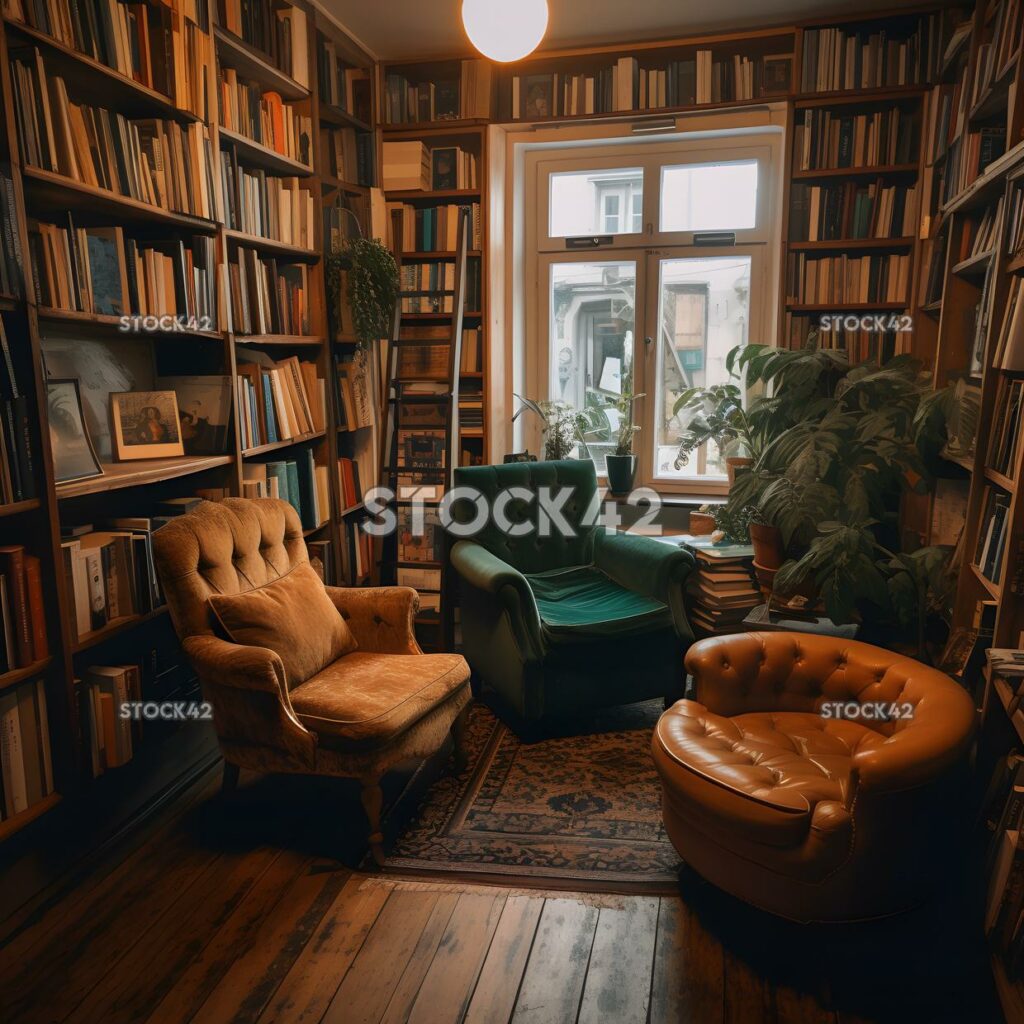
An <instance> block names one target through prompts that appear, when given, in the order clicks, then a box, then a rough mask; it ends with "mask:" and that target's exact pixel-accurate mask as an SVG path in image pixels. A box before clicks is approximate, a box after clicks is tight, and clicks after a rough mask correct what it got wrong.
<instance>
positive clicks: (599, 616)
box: [526, 565, 672, 643]
mask: <svg viewBox="0 0 1024 1024" xmlns="http://www.w3.org/2000/svg"><path fill="white" fill-rule="evenodd" d="M526 581H527V583H528V584H529V585H530V589H531V590H532V591H533V596H534V599H535V600H536V601H537V611H538V612H539V613H540V620H541V628H542V630H543V631H544V635H545V638H546V639H548V640H550V641H552V642H554V643H557V642H558V641H559V640H562V641H565V640H569V639H572V638H574V637H575V638H582V637H596V636H602V637H607V636H609V635H617V636H623V635H628V634H633V633H643V632H648V631H650V630H655V629H661V628H664V627H665V626H671V625H672V613H671V611H670V610H669V608H668V606H667V605H665V604H662V603H661V601H655V600H654V599H653V598H649V597H645V596H644V595H643V594H638V593H635V592H634V591H632V590H627V589H626V588H625V587H621V586H619V584H618V583H616V582H615V580H613V579H612V578H611V577H610V576H607V575H605V574H604V573H603V572H601V570H600V569H598V568H596V567H595V566H592V565H576V566H572V567H571V568H568V569H555V570H552V571H551V572H544V573H536V574H534V575H531V576H527V577H526Z"/></svg>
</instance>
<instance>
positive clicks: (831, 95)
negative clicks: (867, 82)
mask: <svg viewBox="0 0 1024 1024" xmlns="http://www.w3.org/2000/svg"><path fill="white" fill-rule="evenodd" d="M928 90H929V86H927V85H890V86H884V85H883V86H876V87H874V88H871V89H836V90H833V91H832V92H805V93H799V94H798V95H797V96H796V98H795V99H794V101H793V106H794V107H796V108H797V109H798V110H800V109H804V108H806V107H840V106H860V105H861V104H864V105H868V104H878V103H885V102H887V101H889V100H912V99H917V98H918V97H922V96H924V95H925V93H927V92H928Z"/></svg>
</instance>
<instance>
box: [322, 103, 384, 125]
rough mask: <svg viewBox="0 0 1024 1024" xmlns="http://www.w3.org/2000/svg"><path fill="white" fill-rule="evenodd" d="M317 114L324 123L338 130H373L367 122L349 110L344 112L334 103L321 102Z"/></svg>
mask: <svg viewBox="0 0 1024 1024" xmlns="http://www.w3.org/2000/svg"><path fill="white" fill-rule="evenodd" d="M317 112H318V113H319V115H320V120H321V121H322V122H326V123H327V124H330V125H334V126H335V127H337V128H355V129H356V131H360V132H368V131H371V130H372V129H371V128H370V126H369V125H368V124H367V123H366V122H365V121H361V120H360V119H359V118H358V117H356V116H355V115H354V114H350V113H349V112H348V111H347V110H342V109H341V107H336V106H335V105H334V104H333V103H324V102H323V101H320V102H319V103H318V105H317Z"/></svg>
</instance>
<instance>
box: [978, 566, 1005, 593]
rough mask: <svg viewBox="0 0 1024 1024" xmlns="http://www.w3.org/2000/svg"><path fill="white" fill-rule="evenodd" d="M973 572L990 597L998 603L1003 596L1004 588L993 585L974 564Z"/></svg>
mask: <svg viewBox="0 0 1024 1024" xmlns="http://www.w3.org/2000/svg"><path fill="white" fill-rule="evenodd" d="M971 572H972V573H973V574H974V578H975V579H976V580H977V581H978V582H979V583H980V584H981V585H982V586H983V587H984V588H985V590H987V591H988V592H989V595H990V596H991V597H992V598H993V599H994V600H996V601H998V600H999V598H1000V596H1001V595H1002V588H1001V587H1000V586H999V584H998V583H993V582H992V581H991V580H990V579H989V578H988V577H987V576H986V575H985V574H984V573H983V572H982V571H981V570H980V569H979V568H978V567H977V566H976V565H975V564H974V563H973V562H972V563H971Z"/></svg>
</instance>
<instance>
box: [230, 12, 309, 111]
mask: <svg viewBox="0 0 1024 1024" xmlns="http://www.w3.org/2000/svg"><path fill="white" fill-rule="evenodd" d="M213 35H214V39H215V40H216V43H217V57H218V58H219V60H220V62H221V63H222V64H226V65H227V66H228V67H231V68H234V69H235V70H236V71H238V72H239V73H240V74H241V75H242V76H243V77H245V78H251V79H254V80H255V81H257V82H259V83H260V84H261V85H264V86H266V87H267V88H268V89H271V90H273V91H274V92H279V93H280V94H281V98H282V99H285V100H304V99H308V98H309V95H310V92H309V89H307V88H306V86H304V85H300V84H299V83H298V82H297V81H296V80H295V79H294V78H292V77H291V75H286V74H285V73H284V72H283V71H282V70H281V69H280V68H277V67H275V66H274V65H273V64H272V63H271V62H270V58H269V57H268V56H267V55H266V54H264V53H261V52H260V51H259V50H257V49H256V48H255V47H254V46H250V45H249V44H248V43H247V42H245V40H244V39H240V38H239V37H238V36H236V35H235V34H234V33H233V32H228V31H227V29H224V28H221V27H220V26H219V25H216V26H214V29H213Z"/></svg>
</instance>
